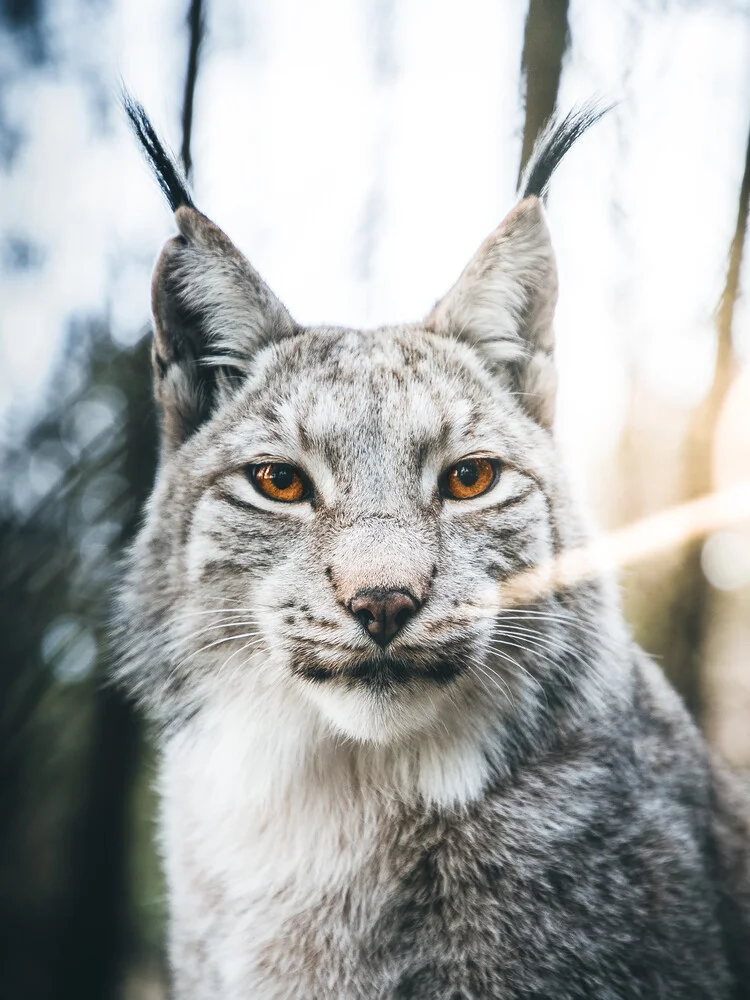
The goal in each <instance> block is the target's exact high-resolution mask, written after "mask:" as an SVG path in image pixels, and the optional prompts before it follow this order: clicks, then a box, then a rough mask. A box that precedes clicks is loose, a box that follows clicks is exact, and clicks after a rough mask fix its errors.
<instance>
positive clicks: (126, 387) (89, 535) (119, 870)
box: [0, 322, 161, 1000]
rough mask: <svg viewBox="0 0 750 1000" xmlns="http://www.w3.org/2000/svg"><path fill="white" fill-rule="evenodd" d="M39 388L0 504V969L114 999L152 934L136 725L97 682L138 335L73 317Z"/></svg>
mask: <svg viewBox="0 0 750 1000" xmlns="http://www.w3.org/2000/svg"><path fill="white" fill-rule="evenodd" d="M50 397H51V398H50V399H49V404H48V409H47V412H46V413H45V415H44V416H43V418H42V419H41V420H39V421H38V422H37V423H36V424H35V425H34V426H33V427H32V428H31V430H30V432H29V433H28V434H27V435H25V436H24V437H23V438H22V439H20V440H19V441H17V442H16V444H15V445H14V446H13V447H12V448H9V449H8V450H7V451H6V454H5V455H4V456H3V458H2V466H3V469H4V471H5V476H4V480H3V481H4V484H5V494H4V495H3V497H2V507H1V508H0V566H1V567H2V573H0V634H1V635H2V637H3V647H4V651H5V655H4V660H3V669H2V673H0V692H1V697H0V704H1V705H2V714H1V715H0V762H1V764H2V769H1V771H0V897H1V898H2V911H0V968H2V969H3V973H4V981H5V984H6V986H7V985H9V984H13V989H12V990H11V991H10V993H9V995H13V996H19V997H20V996H23V997H28V998H30V1000H31V998H34V997H81V998H83V997H92V998H93V997H97V998H98V997H106V996H108V995H114V991H115V990H116V988H117V985H118V982H119V977H120V973H121V970H122V969H123V968H124V964H125V961H126V959H128V960H131V961H132V960H133V958H135V957H138V958H139V960H142V961H152V962H153V961H156V960H157V957H158V955H159V954H160V934H161V929H160V928H161V920H160V919H159V917H160V910H159V904H158V900H159V898H160V888H159V883H158V878H157V877H156V865H155V862H154V860H153V853H152V852H153V848H151V847H150V843H151V837H150V830H146V829H144V823H145V824H147V823H148V821H147V820H145V819H144V816H150V815H151V811H150V808H149V810H148V811H147V812H145V813H144V812H143V810H142V808H140V807H141V806H143V805H144V804H146V803H148V801H149V792H148V789H147V787H146V782H147V781H148V776H147V770H146V769H145V768H144V767H143V760H142V757H143V752H142V747H141V736H140V731H139V726H138V724H137V722H136V719H135V717H134V715H133V713H132V710H131V709H130V707H129V706H127V705H126V704H125V703H124V702H123V701H122V700H121V698H120V696H119V694H118V693H116V692H115V691H113V690H112V689H111V688H110V687H109V686H108V684H107V682H106V673H107V662H108V657H109V649H108V636H107V617H108V603H109V601H108V593H109V589H110V587H111V582H112V580H113V578H114V577H115V576H116V561H117V557H118V553H119V552H120V551H121V548H122V545H123V544H124V543H125V542H126V541H127V540H128V539H129V538H130V537H131V536H132V534H133V532H134V529H135V527H136V524H137V518H138V511H139V508H140V506H141V504H142V503H143V501H144V499H145V497H146V496H147V494H148V490H149V488H150V484H151V482H152V479H153V474H154V468H155V463H156V427H155V421H154V410H153V403H152V400H151V395H150V377H149V358H148V345H147V343H146V342H145V341H142V342H141V343H140V344H139V345H138V346H137V347H136V348H135V349H133V350H131V351H121V350H119V349H117V348H115V347H114V346H113V344H112V342H111V340H110V338H109V335H108V332H107V330H106V328H105V327H103V326H102V325H101V324H99V323H97V322H87V323H78V324H77V325H76V326H75V328H74V329H73V330H72V331H71V337H70V343H69V347H68V351H67V352H66V356H65V357H64V358H63V360H62V362H61V365H60V369H59V378H58V379H56V380H55V382H54V384H53V387H52V391H51V394H50ZM134 806H136V808H134ZM134 827H135V828H134ZM134 876H135V878H134ZM141 908H143V910H144V912H139V910H140V909H141Z"/></svg>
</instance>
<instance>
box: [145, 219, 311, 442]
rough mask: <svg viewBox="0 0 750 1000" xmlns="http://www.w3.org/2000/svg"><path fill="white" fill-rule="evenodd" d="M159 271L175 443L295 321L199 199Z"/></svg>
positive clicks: (164, 370) (162, 366)
mask: <svg viewBox="0 0 750 1000" xmlns="http://www.w3.org/2000/svg"><path fill="white" fill-rule="evenodd" d="M175 218H176V221H177V225H178V228H179V230H180V235H179V236H176V237H174V238H173V239H171V240H169V241H168V243H167V244H166V245H165V247H164V249H163V250H162V253H161V256H160V258H159V260H158V262H157V265H156V269H155V271H154V277H153V284H152V311H153V316H154V348H153V361H154V380H155V392H156V397H157V400H158V402H159V404H160V406H161V409H162V416H163V429H164V436H165V440H166V442H167V443H168V444H173V445H177V444H179V443H181V442H182V441H184V440H185V439H186V438H187V437H188V436H189V435H190V434H192V433H193V432H194V431H195V430H196V429H197V428H198V427H199V426H200V425H201V424H202V423H203V422H204V421H205V420H206V419H207V418H208V417H209V416H210V414H211V413H212V412H213V410H214V409H215V407H216V406H217V405H218V403H219V402H220V401H221V400H222V399H225V398H228V396H229V395H231V393H232V392H233V391H234V389H235V387H236V384H237V382H238V381H239V380H241V379H242V377H243V376H244V375H245V374H246V373H247V371H248V370H249V368H250V365H251V362H252V358H253V356H254V355H255V354H256V353H257V351H258V350H260V349H261V348H262V347H263V346H265V345H266V344H268V343H270V342H271V341H273V340H275V339H279V338H281V337H285V336H289V335H291V334H292V333H294V331H295V324H294V323H293V321H292V319H291V317H290V316H289V314H288V313H287V311H286V309H285V308H284V306H283V305H282V304H281V303H280V302H279V300H278V299H277V298H276V297H275V296H274V295H273V293H272V292H271V291H270V289H269V288H268V286H267V285H266V284H265V282H264V281H263V280H262V278H261V277H260V275H259V274H258V273H257V272H256V271H255V270H254V269H253V268H252V267H251V265H250V264H249V263H248V261H247V260H246V259H245V257H243V255H242V254H241V253H240V252H239V251H238V250H237V248H236V247H235V246H234V245H233V244H232V242H231V241H230V240H229V238H228V237H227V236H226V235H225V234H224V233H223V232H222V231H221V230H220V229H219V228H218V226H215V225H214V223H213V222H211V221H210V220H209V219H207V218H206V217H205V216H204V215H202V214H201V213H200V212H198V211H197V210H196V209H195V208H193V207H192V206H181V207H180V208H178V210H177V212H176V213H175Z"/></svg>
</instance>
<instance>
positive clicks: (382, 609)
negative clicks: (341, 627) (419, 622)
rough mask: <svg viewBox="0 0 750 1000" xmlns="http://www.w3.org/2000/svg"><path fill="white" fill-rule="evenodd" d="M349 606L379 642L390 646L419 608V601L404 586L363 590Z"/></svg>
mask: <svg viewBox="0 0 750 1000" xmlns="http://www.w3.org/2000/svg"><path fill="white" fill-rule="evenodd" d="M349 610H350V611H351V613H352V614H353V615H354V617H355V618H358V619H359V621H360V622H361V624H362V627H363V628H364V630H365V631H366V632H368V633H369V635H370V636H372V638H373V639H374V640H375V642H377V644H378V645H379V646H383V647H385V646H387V645H388V643H389V642H390V641H391V639H393V637H394V636H395V635H396V634H397V633H398V632H400V631H401V629H402V628H403V627H404V625H406V623H407V622H408V621H409V619H410V618H411V617H412V616H413V615H415V614H416V613H417V611H419V601H417V599H416V598H415V597H414V596H413V595H412V594H409V593H407V592H406V591H405V590H379V589H376V590H360V591H359V592H358V593H356V594H355V595H354V597H353V598H352V599H351V601H349Z"/></svg>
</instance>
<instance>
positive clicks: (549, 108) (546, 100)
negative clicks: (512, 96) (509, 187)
mask: <svg viewBox="0 0 750 1000" xmlns="http://www.w3.org/2000/svg"><path fill="white" fill-rule="evenodd" d="M569 39H570V30H569V28H568V0H530V3H529V11H528V14H527V15H526V30H525V32H524V38H523V55H522V57H521V77H522V80H523V84H524V90H525V107H526V118H525V121H524V127H523V142H522V145H521V164H520V168H519V171H518V180H519V184H520V180H521V176H522V174H523V171H524V169H525V168H526V164H527V163H528V161H529V157H530V156H531V150H532V149H533V148H534V142H535V141H536V137H537V136H538V135H539V133H540V131H541V130H542V128H544V125H545V124H546V122H547V121H548V120H549V119H550V118H551V117H552V115H553V113H554V110H555V105H556V104H557V92H558V89H559V86H560V76H561V74H562V65H563V58H564V56H565V51H566V49H567V47H568V42H569Z"/></svg>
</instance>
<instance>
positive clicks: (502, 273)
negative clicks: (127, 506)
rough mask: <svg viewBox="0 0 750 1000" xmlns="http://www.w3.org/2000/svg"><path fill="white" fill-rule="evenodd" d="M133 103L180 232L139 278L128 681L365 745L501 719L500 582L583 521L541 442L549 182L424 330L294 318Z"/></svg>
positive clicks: (526, 678) (191, 703) (169, 702)
mask: <svg viewBox="0 0 750 1000" xmlns="http://www.w3.org/2000/svg"><path fill="white" fill-rule="evenodd" d="M133 114H134V117H135V121H136V127H137V128H138V129H139V130H140V133H142V134H141V138H142V139H143V141H144V144H145V145H146V146H147V149H148V151H149V155H150V156H151V158H152V160H153V161H154V163H155V165H156V169H157V172H158V173H159V176H160V179H161V181H162V184H163V186H164V187H165V190H166V191H167V193H168V195H169V197H170V199H171V201H172V204H173V207H174V208H175V209H176V221H177V225H178V228H179V230H180V235H179V236H178V237H176V238H175V239H173V240H171V241H170V242H169V243H168V244H167V245H166V247H165V248H164V250H163V252H162V255H161V258H160V260H159V262H158V264H157V267H156V271H155V275H154V286H153V311H154V320H155V342H154V372H155V386H156V396H157V400H158V402H159V404H160V407H161V412H162V426H163V450H162V456H163V459H162V464H161V468H160V471H159V475H158V479H157V484H156V488H155V491H154V495H153V497H152V499H151V502H150V505H149V508H148V511H147V516H146V520H145V524H144V527H143V529H142V531H141V534H140V536H139V538H138V540H137V542H136V545H135V546H134V549H133V552H132V555H131V560H130V570H129V576H128V580H127V583H126V586H125V587H124V589H123V592H122V595H121V599H120V622H121V632H122V635H123V639H124V642H123V643H122V645H124V648H125V656H124V659H123V663H122V667H121V675H122V676H123V677H124V678H125V680H126V682H127V683H129V684H130V686H131V688H132V689H133V690H134V691H135V693H136V694H138V695H140V696H141V697H142V699H143V700H144V701H145V702H146V704H147V705H148V707H149V708H150V709H151V711H152V713H153V714H154V715H155V716H156V717H157V718H158V719H160V720H162V721H166V722H169V721H172V722H174V721H176V720H179V719H180V718H181V717H185V716H189V715H191V714H193V713H195V712H196V711H200V710H201V707H202V706H203V705H204V704H205V703H206V702H207V701H210V700H211V699H212V698H215V697H218V696H221V695H222V693H223V696H226V697H229V696H230V695H229V692H239V691H244V692H246V693H247V692H250V691H253V692H255V694H251V695H249V698H250V701H252V700H253V699H254V698H255V699H256V701H257V699H258V698H262V696H261V694H260V692H261V691H266V692H267V691H270V690H274V691H276V692H277V693H278V692H279V691H282V692H283V693H284V696H285V697H286V698H287V703H288V704H290V705H291V704H296V705H301V706H305V705H306V706H307V707H308V709H309V708H310V706H312V709H313V711H314V713H315V715H316V718H318V719H319V720H320V722H321V725H323V726H324V727H326V728H328V729H332V730H333V731H334V732H335V733H338V734H340V735H343V736H346V737H349V738H352V739H354V740H358V741H366V742H367V741H375V742H389V741H391V740H393V739H396V738H398V737H400V736H403V735H406V734H409V733H412V732H414V731H419V730H422V729H424V728H425V727H429V726H433V727H434V726H440V725H442V726H443V727H446V726H447V719H448V714H449V713H453V716H452V719H453V720H455V713H456V710H457V708H458V709H459V710H460V709H461V706H462V705H463V706H465V707H466V712H465V716H466V718H469V717H470V716H471V715H472V713H474V715H475V716H476V715H477V713H478V714H480V715H481V712H482V711H487V712H491V713H492V714H493V715H495V716H497V715H498V712H501V713H502V712H504V711H506V710H508V711H509V710H510V708H511V707H512V706H513V705H514V698H522V692H523V689H524V686H525V685H527V684H528V683H532V682H533V683H536V684H537V686H539V683H540V682H539V679H538V678H535V677H533V676H531V673H530V671H529V669H527V668H526V667H524V664H523V653H524V650H525V649H526V648H528V647H529V642H528V641H525V640H524V639H523V635H522V633H523V622H521V624H519V621H520V619H518V618H516V619H515V624H514V629H515V631H516V641H515V642H514V641H512V639H510V638H509V634H510V633H508V632H507V630H506V633H504V636H503V637H501V642H500V643H498V641H497V631H498V614H499V613H500V612H501V610H502V609H503V594H504V586H505V583H506V582H507V581H508V580H509V579H512V578H513V577H514V576H515V574H517V573H519V572H521V571H523V570H524V569H526V568H528V567H531V566H535V565H538V564H539V563H540V562H542V561H543V560H545V559H547V558H549V557H551V556H552V555H553V553H554V552H555V551H556V550H557V549H558V548H559V547H560V546H561V545H563V544H567V543H569V542H570V540H571V539H572V538H575V537H576V536H577V529H576V526H575V523H576V522H575V519H574V518H572V517H571V515H570V512H569V510H568V505H567V502H566V501H565V499H564V491H563V490H562V488H561V480H560V477H559V474H558V472H557V466H556V460H555V452H554V447H553V444H552V439H551V435H550V425H551V421H552V416H553V410H554V391H555V388H554V368H553V360H552V350H553V338H552V314H553V309H554V303H555V298H556V272H555V265H554V257H553V253H552V248H551V245H550V241H549V235H548V232H547V227H546V224H545V220H544V213H543V210H542V206H541V203H540V201H539V199H538V198H537V197H536V196H534V195H533V194H532V195H530V196H528V197H526V198H525V199H524V200H522V201H521V202H520V204H519V205H518V206H517V207H516V209H515V210H514V211H513V212H512V213H511V214H510V215H509V216H508V217H507V219H506V220H505V221H504V222H503V223H502V224H501V225H500V226H499V227H498V229H497V230H496V231H495V232H494V233H492V234H491V236H490V237H489V238H488V239H487V240H486V241H485V243H484V244H483V245H482V246H481V247H480V249H479V250H478V252H477V254H476V255H475V257H474V258H473V260H472V261H471V262H470V263H469V265H468V266H467V268H466V269H465V271H464V272H463V274H462V275H461V277H460V278H459V280H458V281H457V283H456V284H455V285H454V287H453V288H452V289H451V290H450V291H449V292H448V294H447V295H446V296H445V297H444V298H443V299H442V300H441V301H440V302H438V304H437V305H436V306H435V308H434V309H433V310H432V312H431V313H430V315H429V316H428V317H427V319H426V320H425V321H424V322H423V323H421V324H414V325H405V326H400V327H392V328H386V329H380V330H375V331H353V330H341V329H334V328H317V329H305V328H302V327H300V326H298V325H297V324H296V323H295V322H294V321H293V320H292V319H291V317H290V316H289V314H288V313H287V311H286V309H285V308H284V307H283V306H282V305H281V303H280V302H279V301H278V299H276V297H275V296H274V295H273V293H272V292H271V291H270V290H269V289H268V288H267V286H266V285H265V284H264V283H263V281H262V280H261V278H260V277H259V276H258V274H257V273H256V272H255V271H254V270H253V269H252V267H251V266H250V265H249V264H248V263H247V261H246V260H245V258H244V257H242V255H241V254H240V253H239V252H238V251H237V250H236V249H235V247H234V246H233V245H232V244H231V243H230V241H229V240H228V239H227V237H226V236H225V235H224V234H223V233H222V232H221V230H219V229H218V228H217V227H216V226H215V225H214V224H213V223H212V222H210V221H209V220H208V219H207V218H206V217H205V216H203V215H202V214H201V213H200V212H198V211H197V210H196V209H195V208H194V207H193V206H192V203H191V202H190V200H189V197H188V196H187V194H186V192H185V191H184V188H182V187H181V186H180V185H179V180H178V179H177V177H176V174H174V168H173V167H172V165H171V163H170V162H169V161H168V160H167V159H166V157H164V154H163V152H162V151H161V149H160V147H159V146H158V140H156V138H155V136H154V135H153V133H152V132H149V131H148V130H149V129H150V125H149V124H148V122H147V119H145V117H144V118H142V119H141V118H138V115H139V114H140V112H138V110H137V109H136V110H135V112H133ZM144 135H145V138H144ZM160 157H161V158H162V159H159V158H160ZM170 171H171V173H170ZM563 525H564V527H562V526H563ZM551 600H552V599H551ZM511 624H513V623H511ZM536 625H538V626H539V628H537V629H536V634H537V635H538V636H541V635H542V634H543V632H544V630H545V629H546V630H547V631H548V632H550V631H554V629H555V627H556V625H555V619H554V617H549V616H548V617H547V619H546V620H545V621H544V622H541V621H537V622H536ZM519 629H520V630H521V631H518V630H519ZM513 646H515V647H516V648H517V649H518V650H519V651H520V653H519V656H520V660H519V659H518V658H517V657H516V656H515V655H513V649H512V647H513ZM548 648H549V649H550V650H552V651H553V652H554V644H551V645H550V646H549V647H548ZM540 649H541V650H542V651H543V650H544V649H545V647H544V646H539V645H537V648H536V653H537V655H536V656H535V657H534V663H535V666H534V668H533V669H534V670H536V671H538V670H539V665H540V663H543V662H544V657H543V656H542V657H541V658H540V655H539V651H540ZM547 662H551V659H550V657H547ZM482 705H483V706H485V708H484V709H480V708H479V707H478V706H482ZM459 714H460V711H459ZM452 724H453V722H451V725H452ZM469 724H471V723H469Z"/></svg>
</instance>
